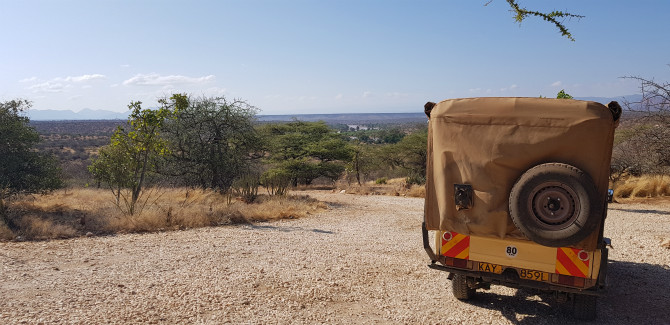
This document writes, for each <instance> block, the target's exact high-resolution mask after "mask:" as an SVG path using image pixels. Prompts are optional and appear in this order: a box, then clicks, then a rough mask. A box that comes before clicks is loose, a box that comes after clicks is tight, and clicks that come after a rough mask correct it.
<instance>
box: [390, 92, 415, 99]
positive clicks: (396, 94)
mask: <svg viewBox="0 0 670 325" xmlns="http://www.w3.org/2000/svg"><path fill="white" fill-rule="evenodd" d="M407 96H409V95H408V94H406V93H399V92H388V93H386V97H391V98H404V97H407Z"/></svg>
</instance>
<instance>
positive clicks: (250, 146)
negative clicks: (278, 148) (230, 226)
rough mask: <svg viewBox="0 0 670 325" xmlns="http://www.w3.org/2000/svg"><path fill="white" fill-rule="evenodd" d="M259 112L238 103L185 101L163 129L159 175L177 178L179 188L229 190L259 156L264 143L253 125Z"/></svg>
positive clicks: (214, 100)
mask: <svg viewBox="0 0 670 325" xmlns="http://www.w3.org/2000/svg"><path fill="white" fill-rule="evenodd" d="M257 111H258V109H257V108H255V107H253V106H251V105H249V104H247V103H246V102H244V101H242V100H233V101H228V100H227V99H226V98H224V97H216V98H195V99H193V98H189V99H188V105H186V106H185V107H184V108H183V109H180V110H179V112H177V114H176V116H175V117H176V118H175V119H171V120H169V121H167V123H166V124H165V125H164V127H163V130H162V133H163V135H164V138H165V140H166V141H167V147H168V149H169V152H168V153H167V154H166V155H165V156H163V158H164V159H162V163H161V169H160V173H161V174H163V175H168V176H171V177H177V178H179V179H180V180H181V181H180V183H181V184H185V185H190V186H200V187H202V188H212V189H216V190H218V191H221V192H227V191H228V190H229V188H230V186H231V185H232V184H233V182H234V181H235V179H238V178H240V177H242V176H243V175H245V174H249V173H250V172H251V171H252V170H254V163H255V161H257V160H258V159H259V158H260V157H261V145H262V143H261V141H260V137H259V135H258V132H256V130H255V128H254V124H253V123H254V119H255V115H256V112H257Z"/></svg>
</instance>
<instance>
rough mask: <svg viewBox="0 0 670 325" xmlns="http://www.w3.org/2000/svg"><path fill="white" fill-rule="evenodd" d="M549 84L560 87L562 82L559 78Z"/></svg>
mask: <svg viewBox="0 0 670 325" xmlns="http://www.w3.org/2000/svg"><path fill="white" fill-rule="evenodd" d="M551 86H552V87H562V86H563V82H562V81H560V80H559V81H556V82H554V83H553V84H551Z"/></svg>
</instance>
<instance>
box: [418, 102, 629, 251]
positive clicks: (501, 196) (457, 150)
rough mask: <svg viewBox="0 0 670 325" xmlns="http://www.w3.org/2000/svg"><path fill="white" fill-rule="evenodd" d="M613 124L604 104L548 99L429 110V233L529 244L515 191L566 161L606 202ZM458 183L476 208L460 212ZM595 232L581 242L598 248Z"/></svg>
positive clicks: (445, 104)
mask: <svg viewBox="0 0 670 325" xmlns="http://www.w3.org/2000/svg"><path fill="white" fill-rule="evenodd" d="M615 128H616V123H615V122H614V121H613V118H612V114H611V113H610V110H609V109H608V108H607V107H606V106H604V105H602V104H599V103H596V102H590V101H579V100H570V99H548V98H465V99H449V100H445V101H442V102H440V103H438V104H437V105H435V106H434V107H433V109H432V111H431V112H430V122H429V131H428V163H427V175H426V179H427V182H426V206H425V222H426V228H427V229H428V230H442V231H455V232H458V233H462V234H466V235H479V236H488V237H497V238H506V237H511V238H518V239H525V236H524V235H523V234H522V233H521V231H520V230H519V229H517V228H516V227H515V225H514V223H513V222H512V220H511V218H510V216H509V212H508V211H509V208H508V203H509V202H508V201H509V195H510V190H511V189H512V186H513V185H514V183H515V182H516V180H517V179H518V178H519V177H520V176H521V174H523V173H524V172H525V171H526V170H528V169H529V168H531V167H533V166H536V165H539V164H542V163H549V162H559V163H567V164H570V165H573V166H575V167H577V168H580V169H581V170H583V171H584V172H586V173H588V174H589V175H590V176H591V178H592V179H593V181H594V182H595V185H596V188H597V190H598V192H599V193H602V200H603V201H602V202H600V203H597V204H605V203H604V202H605V201H604V200H605V199H606V194H607V189H608V177H609V171H610V160H611V156H612V142H613V139H614V129H615ZM454 184H470V185H472V187H473V190H474V205H473V206H472V208H470V209H466V210H460V211H457V209H456V205H455V202H454ZM597 238H598V230H596V231H594V233H592V234H591V235H590V236H589V237H588V238H586V239H585V240H583V241H582V242H581V243H579V244H578V245H576V246H577V247H579V248H584V249H591V250H592V249H595V247H596V244H597Z"/></svg>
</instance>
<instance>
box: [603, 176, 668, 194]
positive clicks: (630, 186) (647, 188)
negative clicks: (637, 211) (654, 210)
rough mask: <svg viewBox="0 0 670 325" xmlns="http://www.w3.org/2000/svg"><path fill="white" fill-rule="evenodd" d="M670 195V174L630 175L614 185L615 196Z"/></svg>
mask: <svg viewBox="0 0 670 325" xmlns="http://www.w3.org/2000/svg"><path fill="white" fill-rule="evenodd" d="M658 196H670V176H667V175H644V176H641V177H630V178H628V179H626V180H624V181H621V182H618V183H617V184H615V186H614V197H615V198H649V197H658Z"/></svg>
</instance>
